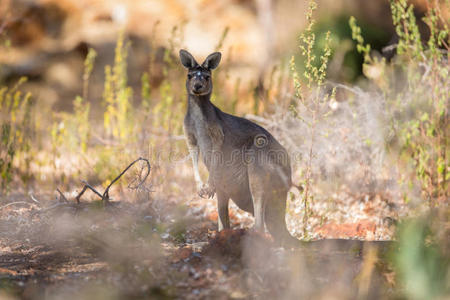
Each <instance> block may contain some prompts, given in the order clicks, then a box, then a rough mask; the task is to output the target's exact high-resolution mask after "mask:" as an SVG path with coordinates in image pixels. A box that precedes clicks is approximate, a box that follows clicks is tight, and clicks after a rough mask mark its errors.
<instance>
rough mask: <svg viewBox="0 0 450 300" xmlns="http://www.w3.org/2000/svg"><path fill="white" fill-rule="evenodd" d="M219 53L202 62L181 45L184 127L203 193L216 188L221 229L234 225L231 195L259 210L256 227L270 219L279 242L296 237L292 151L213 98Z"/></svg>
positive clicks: (243, 205)
mask: <svg viewBox="0 0 450 300" xmlns="http://www.w3.org/2000/svg"><path fill="white" fill-rule="evenodd" d="M220 57H221V55H220V53H218V52H215V53H213V54H210V55H209V56H208V58H207V59H206V60H205V62H204V63H202V64H201V65H199V64H198V63H197V62H196V61H195V59H194V58H193V57H192V55H191V54H190V53H189V52H187V51H185V50H181V51H180V60H181V62H182V64H183V65H184V66H185V67H186V68H187V69H188V77H187V80H186V89H187V93H188V108H187V113H186V117H185V119H184V132H185V136H186V140H187V145H188V148H189V152H190V154H191V156H192V161H193V164H194V175H195V180H196V183H197V188H198V190H199V195H200V196H202V197H203V196H208V197H213V196H214V194H215V193H216V194H217V202H218V215H219V218H218V219H219V220H218V223H219V224H218V227H219V230H222V229H225V228H229V227H230V221H229V215H228V202H229V199H232V200H233V201H234V202H235V203H236V205H237V206H238V207H239V208H241V209H243V210H245V211H247V212H250V213H252V214H253V215H254V216H255V228H256V229H257V230H259V231H264V225H265V226H266V228H267V230H268V231H269V232H270V233H271V234H272V236H273V237H274V239H275V240H276V241H277V242H279V243H280V244H285V243H290V242H293V241H294V240H295V241H297V240H296V239H294V238H292V237H291V236H290V234H289V232H288V230H287V228H286V223H285V210H286V198H287V192H288V190H289V189H290V188H291V186H292V182H291V167H290V160H289V155H288V153H287V152H286V150H285V149H284V148H283V146H281V145H280V143H278V141H277V140H276V139H275V138H274V137H273V136H272V135H271V134H270V133H269V132H268V131H267V130H265V129H264V128H262V127H261V126H259V125H257V124H255V123H253V122H251V121H249V120H247V119H244V118H240V117H236V116H233V115H230V114H227V113H224V112H222V111H221V110H220V109H219V108H217V107H216V106H215V105H214V104H213V103H211V101H210V97H211V92H212V81H211V69H214V68H216V67H217V66H218V64H219V62H220ZM199 154H201V156H202V159H203V162H204V163H205V165H206V167H207V169H208V171H209V178H208V181H207V183H206V184H203V183H202V182H201V179H200V175H199V173H198V155H199Z"/></svg>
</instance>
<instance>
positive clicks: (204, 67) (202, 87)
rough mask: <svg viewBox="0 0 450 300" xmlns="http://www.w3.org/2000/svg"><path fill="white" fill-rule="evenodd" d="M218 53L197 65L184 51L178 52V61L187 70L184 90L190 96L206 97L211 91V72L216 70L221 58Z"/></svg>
mask: <svg viewBox="0 0 450 300" xmlns="http://www.w3.org/2000/svg"><path fill="white" fill-rule="evenodd" d="M221 56H222V55H221V54H220V52H214V53H212V54H210V55H208V57H207V58H206V59H205V61H204V62H203V63H202V64H201V65H199V64H198V63H197V61H196V60H195V59H194V57H193V56H192V55H191V54H190V53H189V52H187V51H186V50H180V60H181V63H182V64H183V66H184V67H185V68H186V69H188V75H187V79H186V89H187V91H188V93H189V94H191V95H196V96H200V95H207V94H210V93H211V91H212V81H211V70H213V69H215V68H217V66H218V65H219V63H220V58H221Z"/></svg>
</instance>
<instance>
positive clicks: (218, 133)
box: [202, 124, 224, 198]
mask: <svg viewBox="0 0 450 300" xmlns="http://www.w3.org/2000/svg"><path fill="white" fill-rule="evenodd" d="M208 134H209V136H210V138H211V141H212V151H211V153H209V155H208V156H209V165H210V167H209V178H208V183H207V185H205V187H204V188H203V189H202V191H203V195H206V196H207V197H208V198H211V197H213V196H214V193H215V192H216V184H217V183H218V182H220V176H219V174H220V169H219V168H220V165H221V163H222V152H221V151H222V144H223V139H224V135H223V131H222V127H221V126H220V125H218V124H209V128H208Z"/></svg>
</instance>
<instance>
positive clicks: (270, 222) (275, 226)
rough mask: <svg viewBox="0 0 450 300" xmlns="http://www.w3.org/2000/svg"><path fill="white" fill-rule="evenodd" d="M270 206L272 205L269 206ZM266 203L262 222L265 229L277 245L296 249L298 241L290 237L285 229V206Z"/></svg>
mask: <svg viewBox="0 0 450 300" xmlns="http://www.w3.org/2000/svg"><path fill="white" fill-rule="evenodd" d="M270 204H272V205H270ZM273 204H275V203H270V202H269V203H266V208H265V213H264V221H265V223H266V228H267V230H268V231H269V233H270V234H271V235H272V237H273V239H274V240H275V242H276V243H277V244H279V245H280V246H283V247H298V246H299V245H300V241H299V240H297V239H296V238H294V237H292V236H291V234H290V233H289V231H288V229H287V227H286V217H285V216H286V205H280V204H279V203H276V205H273Z"/></svg>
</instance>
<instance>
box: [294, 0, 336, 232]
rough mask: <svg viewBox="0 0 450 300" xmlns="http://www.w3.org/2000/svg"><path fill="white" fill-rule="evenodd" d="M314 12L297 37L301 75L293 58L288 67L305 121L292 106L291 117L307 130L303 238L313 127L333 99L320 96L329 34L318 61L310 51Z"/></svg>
mask: <svg viewBox="0 0 450 300" xmlns="http://www.w3.org/2000/svg"><path fill="white" fill-rule="evenodd" d="M316 8H317V4H316V2H315V1H310V2H309V9H308V11H307V13H306V20H307V24H308V25H307V27H306V29H305V31H304V32H303V33H302V34H301V36H300V45H299V47H300V53H301V55H302V56H303V58H304V70H305V71H304V72H303V74H301V75H300V74H299V73H298V72H297V68H296V64H295V58H294V57H292V58H291V62H290V67H291V71H292V76H293V82H294V89H295V96H296V97H297V99H298V100H299V105H300V106H301V107H302V108H303V109H304V110H305V111H306V116H307V118H305V117H303V116H301V114H300V113H299V112H298V111H297V106H295V105H292V106H291V109H292V111H293V112H294V115H295V116H296V117H298V118H299V119H300V120H301V121H303V122H304V123H305V124H306V125H307V128H308V129H309V130H308V131H309V132H308V133H307V136H308V138H307V139H308V143H309V146H308V148H309V151H308V157H307V158H306V159H307V163H306V170H305V171H304V182H303V184H304V186H305V190H304V194H303V207H304V212H303V213H304V215H303V216H304V217H303V224H304V227H303V234H304V237H305V238H306V237H307V231H306V228H307V222H308V215H309V214H310V209H309V205H310V202H311V201H312V200H313V198H314V197H313V194H312V191H311V187H312V184H313V178H312V161H313V158H314V153H315V138H316V135H317V134H320V132H317V124H318V123H319V122H321V121H322V120H323V119H324V118H326V117H327V115H328V114H329V105H328V104H329V101H330V100H331V99H333V98H334V95H335V90H334V89H333V90H332V92H331V94H324V93H323V87H324V82H325V78H326V74H327V66H328V61H329V58H330V55H331V48H330V33H329V32H327V34H326V43H325V47H324V49H323V52H322V55H321V56H320V57H318V58H317V57H316V56H315V54H314V52H313V48H314V44H315V42H316V36H315V33H314V31H313V26H314V24H315V20H314V18H313V13H314V11H315V10H316ZM317 60H318V61H319V64H316V61H317Z"/></svg>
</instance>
